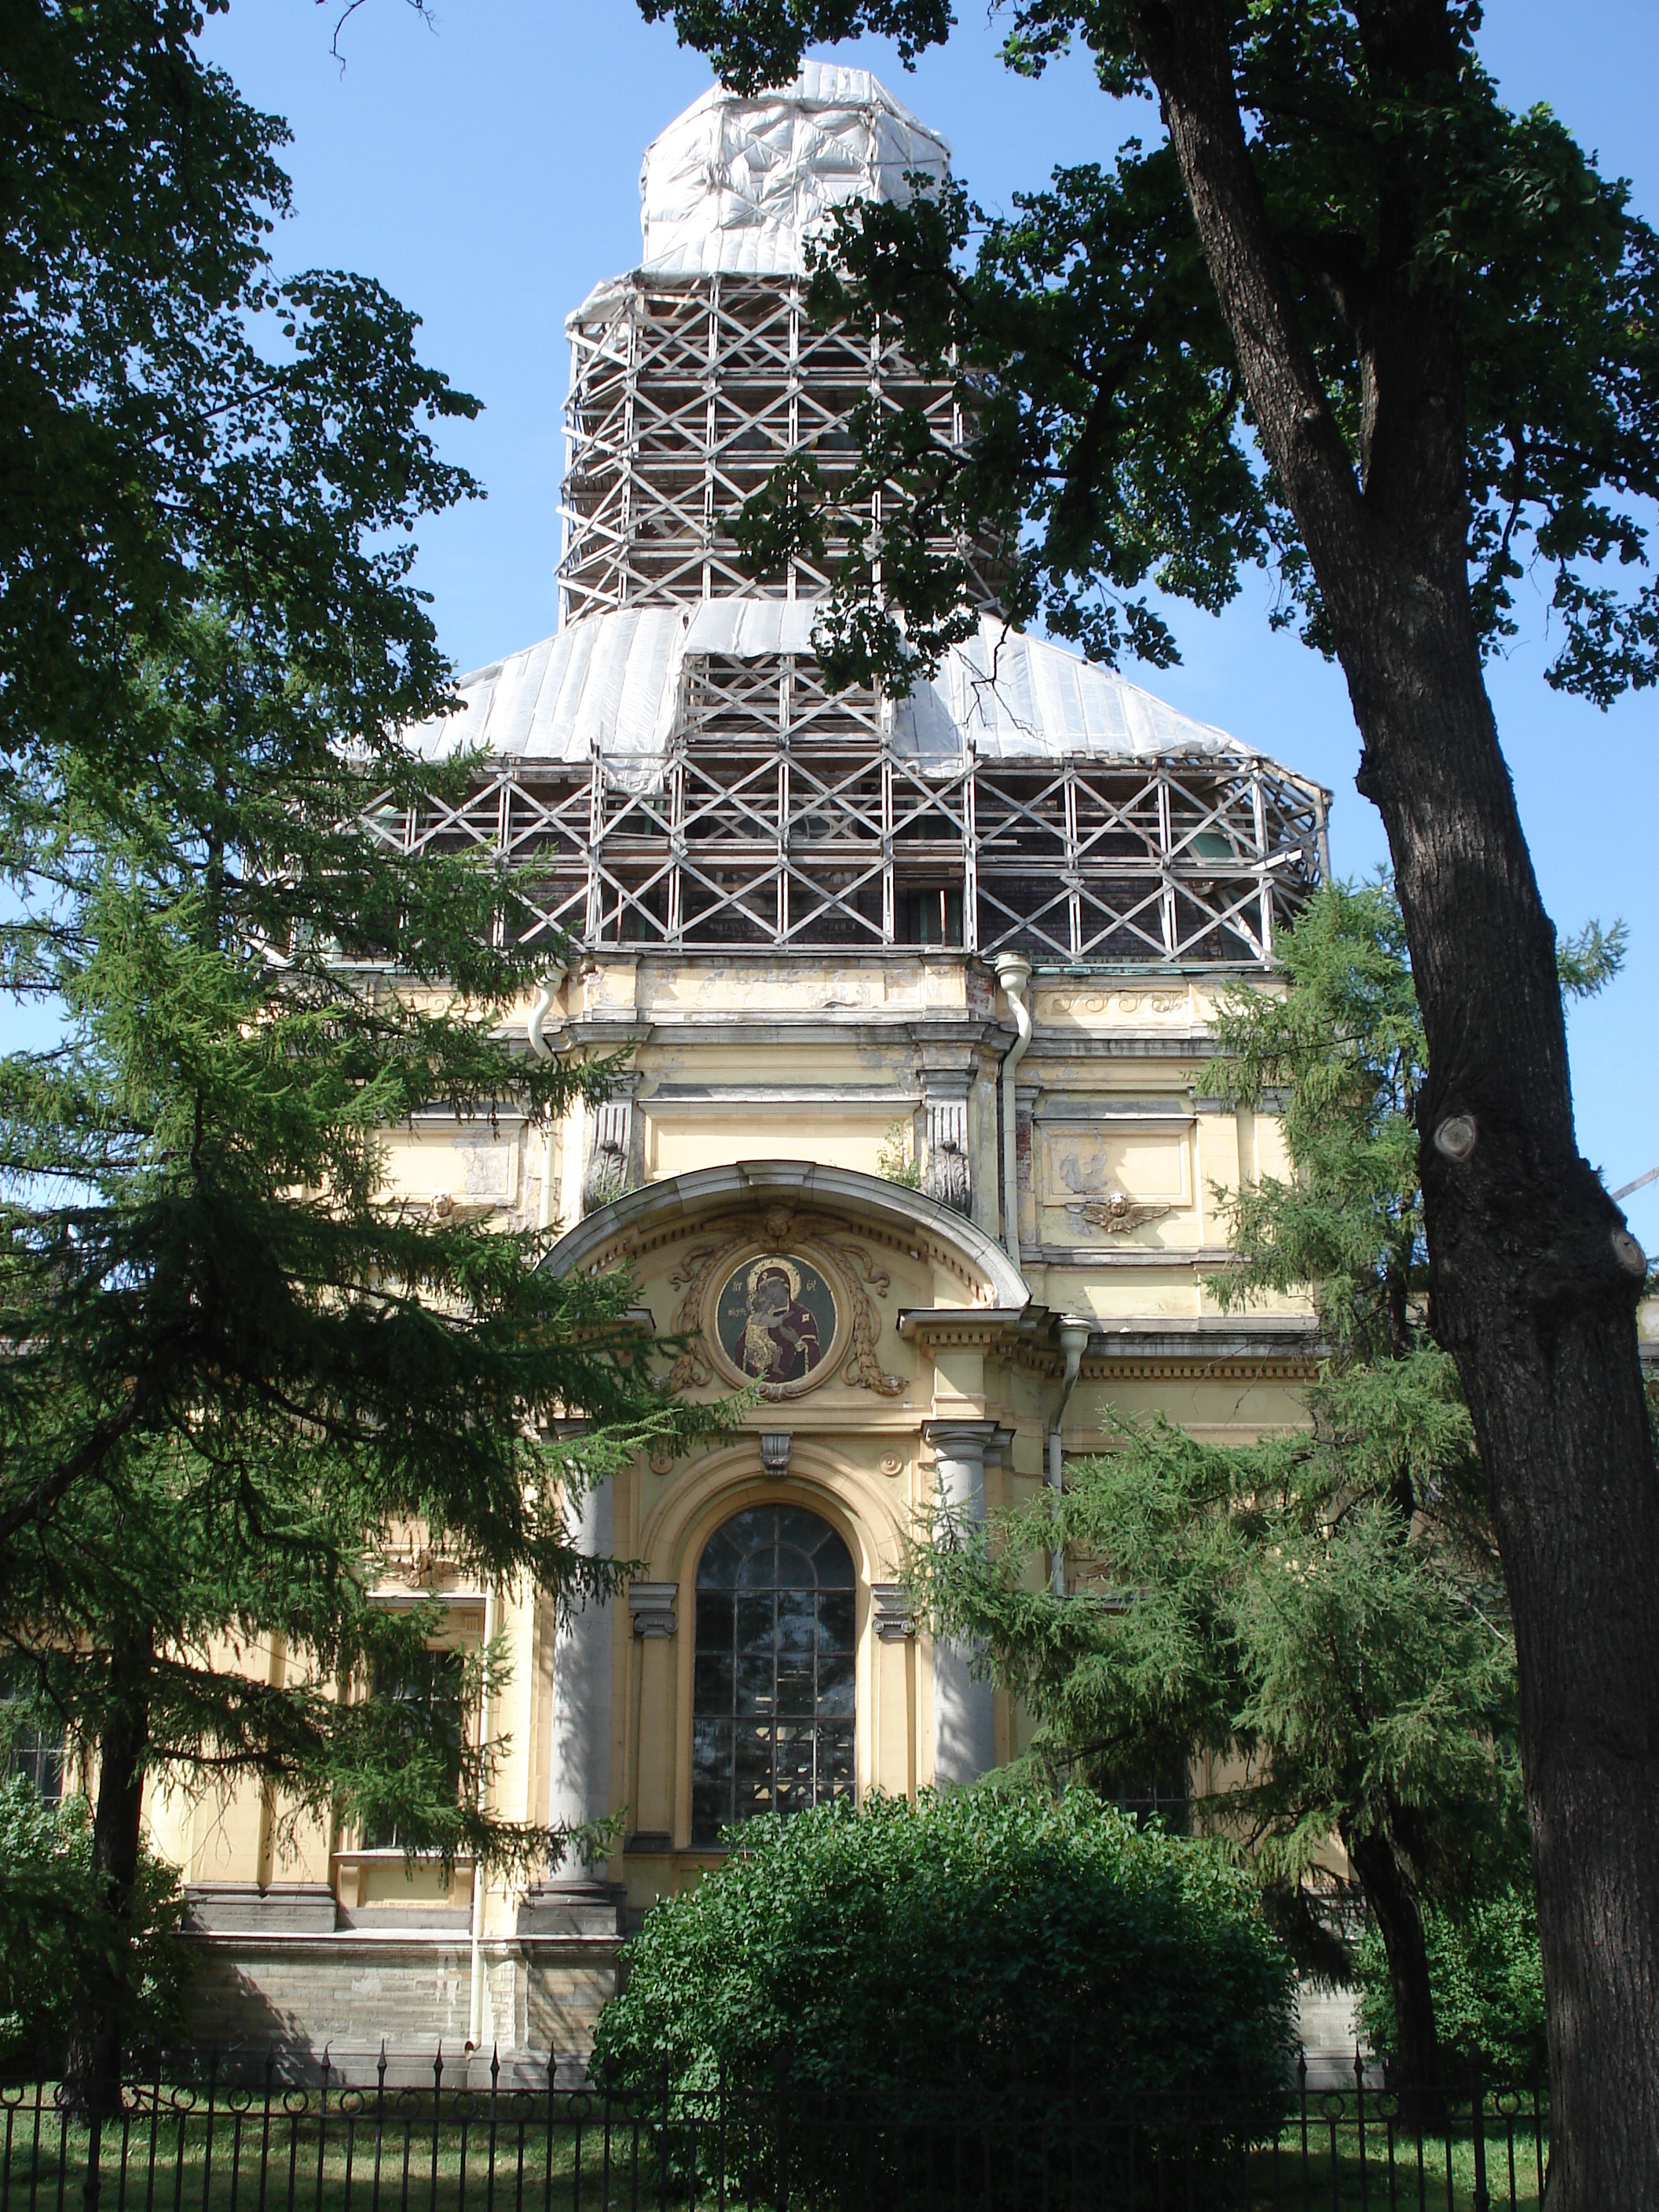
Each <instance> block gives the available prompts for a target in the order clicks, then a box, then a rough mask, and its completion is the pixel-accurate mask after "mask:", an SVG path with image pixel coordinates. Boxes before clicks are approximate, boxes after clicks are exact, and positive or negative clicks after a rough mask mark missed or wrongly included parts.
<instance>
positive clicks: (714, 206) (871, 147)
mask: <svg viewBox="0 0 1659 2212" xmlns="http://www.w3.org/2000/svg"><path fill="white" fill-rule="evenodd" d="M950 164H951V149H950V148H949V147H948V146H947V145H946V144H945V141H944V139H943V138H941V137H939V134H938V133H937V132H936V131H930V130H929V129H928V128H927V125H926V124H925V123H921V122H919V121H918V120H917V118H915V116H914V115H912V114H911V113H910V112H909V110H908V108H906V107H903V106H901V105H900V104H899V102H898V101H897V100H895V99H894V97H893V95H892V94H891V93H890V92H889V91H888V90H887V89H886V88H885V86H884V85H882V84H880V83H878V82H877V80H876V79H875V78H874V77H873V76H871V75H870V73H869V71H868V70H856V69H842V68H839V67H836V65H834V64H830V63H827V62H809V63H808V64H806V66H805V68H804V69H803V70H802V71H801V73H800V75H799V76H798V77H797V78H796V79H795V82H793V84H790V85H786V86H785V87H784V88H782V89H781V91H777V92H765V93H759V94H754V95H753V96H751V97H748V98H745V97H744V95H743V94H738V93H734V92H727V91H726V90H724V89H723V88H721V87H720V86H719V85H715V86H713V87H711V88H710V89H709V90H708V92H706V93H704V94H703V95H702V99H701V100H697V101H696V102H695V103H694V104H693V105H692V106H690V107H688V108H687V109H686V111H685V112H684V115H682V116H680V117H678V118H677V120H676V121H674V122H672V123H671V124H670V125H669V126H668V128H667V129H666V130H665V131H663V132H662V134H661V135H660V137H656V138H653V140H652V142H651V143H650V145H649V146H647V149H646V151H645V164H644V167H642V168H641V172H640V202H641V206H640V218H641V224H642V226H643V228H644V231H645V264H644V265H645V266H646V268H647V269H653V270H662V271H663V272H664V273H665V274H678V275H684V276H702V275H706V274H708V273H710V272H712V271H714V270H728V271H730V272H732V274H734V275H753V274H755V273H756V272H757V271H758V272H763V273H765V274H768V275H772V274H777V275H789V276H799V275H800V274H801V273H802V271H803V270H804V269H805V256H804V254H803V252H802V246H803V241H804V240H805V238H806V236H807V234H809V233H810V232H811V229H812V228H814V226H815V225H816V224H817V223H819V222H822V220H823V216H824V214H825V212H826V210H828V209H829V208H830V207H833V206H834V205H835V204H836V203H837V202H838V201H841V200H848V199H854V198H858V199H887V200H897V201H899V202H901V203H902V202H903V201H905V200H908V198H909V197H910V187H909V186H908V185H907V184H906V183H905V181H904V172H905V171H906V170H907V169H920V170H926V171H927V172H928V173H930V174H931V175H933V176H938V177H943V176H944V175H945V173H946V172H947V171H948V169H949V167H950Z"/></svg>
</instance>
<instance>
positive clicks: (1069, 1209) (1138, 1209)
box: [1038, 1121, 1192, 1238]
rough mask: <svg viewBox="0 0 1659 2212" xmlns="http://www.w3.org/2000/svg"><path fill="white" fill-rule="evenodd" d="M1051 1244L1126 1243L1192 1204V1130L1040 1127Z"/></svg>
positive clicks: (1042, 1192) (1043, 1200) (1042, 1196)
mask: <svg viewBox="0 0 1659 2212" xmlns="http://www.w3.org/2000/svg"><path fill="white" fill-rule="evenodd" d="M1190 1154H1191V1139H1190V1136H1189V1133H1188V1125H1187V1124H1186V1123H1185V1122H1184V1121H1183V1122H1182V1123H1180V1124H1178V1125H1177V1126H1176V1127H1168V1126H1165V1127H1157V1126H1155V1125H1154V1126H1150V1127H1139V1128H1136V1127H1110V1126H1109V1125H1108V1126H1106V1127H1102V1126H1101V1125H1100V1124H1099V1123H1098V1122H1097V1123H1095V1124H1093V1125H1092V1126H1090V1125H1086V1124H1078V1123H1071V1124H1065V1123H1062V1124H1060V1126H1059V1127H1053V1126H1049V1127H1039V1129H1038V1161H1039V1185H1038V1188H1039V1204H1040V1206H1041V1207H1042V1212H1043V1214H1044V1215H1046V1216H1047V1220H1046V1221H1045V1224H1044V1233H1045V1236H1048V1235H1051V1234H1052V1235H1054V1236H1055V1237H1060V1238H1071V1237H1076V1236H1078V1235H1079V1232H1081V1233H1082V1234H1083V1235H1085V1236H1088V1235H1094V1236H1105V1237H1121V1236H1127V1234H1128V1233H1129V1232H1130V1231H1132V1230H1135V1229H1138V1228H1139V1227H1141V1226H1142V1225H1143V1224H1145V1223H1146V1222H1149V1221H1156V1220H1158V1219H1160V1218H1162V1217H1163V1216H1164V1214H1166V1213H1169V1212H1172V1211H1173V1210H1174V1209H1176V1208H1177V1207H1182V1206H1189V1205H1190V1204H1191V1203H1192V1164H1191V1158H1190Z"/></svg>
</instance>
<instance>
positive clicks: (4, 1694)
mask: <svg viewBox="0 0 1659 2212" xmlns="http://www.w3.org/2000/svg"><path fill="white" fill-rule="evenodd" d="M0 1700H3V1701H4V1703H6V1704H7V1705H13V1706H16V1705H22V1704H23V1703H24V1702H25V1701H27V1704H28V1705H30V1706H31V1707H32V1708H33V1711H32V1712H31V1713H30V1715H29V1716H28V1717H27V1718H23V1717H21V1716H20V1717H18V1725H17V1726H15V1728H9V1729H6V1730H5V1732H4V1735H5V1771H6V1772H7V1773H9V1774H21V1775H24V1776H26V1777H27V1779H28V1780H29V1781H30V1782H32V1783H33V1784H34V1786H35V1788H36V1789H37V1790H39V1791H40V1795H41V1796H43V1797H44V1798H46V1800H47V1802H49V1803H52V1804H56V1803H57V1802H58V1799H59V1798H60V1797H61V1796H63V1794H64V1731H63V1729H62V1728H54V1727H53V1726H52V1724H51V1723H49V1722H48V1723H46V1725H44V1726H42V1725H41V1718H42V1717H41V1715H40V1705H39V1695H38V1692H37V1691H36V1688H35V1686H34V1684H33V1681H32V1680H29V1679H28V1678H27V1677H26V1676H25V1675H23V1674H21V1673H19V1672H15V1671H14V1672H12V1673H11V1674H6V1675H0Z"/></svg>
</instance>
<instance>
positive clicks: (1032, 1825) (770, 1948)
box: [593, 1790, 1291, 2094]
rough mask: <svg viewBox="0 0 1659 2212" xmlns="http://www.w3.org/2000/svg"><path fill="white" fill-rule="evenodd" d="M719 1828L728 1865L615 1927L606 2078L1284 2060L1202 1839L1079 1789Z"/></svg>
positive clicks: (1249, 2067)
mask: <svg viewBox="0 0 1659 2212" xmlns="http://www.w3.org/2000/svg"><path fill="white" fill-rule="evenodd" d="M726 1834H727V1839H728V1841H729V1842H730V1843H731V1844H732V1856H731V1857H730V1858H729V1859H728V1860H727V1861H726V1863H725V1865H724V1866H722V1867H720V1869H717V1870H716V1871H715V1872H714V1873H712V1874H710V1875H707V1876H706V1877H705V1878H704V1880H703V1881H702V1883H701V1885H700V1886H699V1887H697V1888H696V1889H695V1890H693V1891H690V1892H689V1893H686V1894H684V1895H683V1896H680V1897H677V1898H671V1899H666V1900H665V1902H663V1903H661V1904H659V1905H655V1906H653V1909H652V1910H651V1911H650V1912H648V1913H647V1916H646V1919H645V1923H644V1925H643V1927H642V1928H641V1931H640V1933H639V1935H638V1936H636V1937H635V1939H634V1941H633V1942H632V1943H631V1944H630V1945H629V1950H628V1978H627V1984H626V1987H625V1989H624V1990H623V1993H622V1995H620V1996H617V1997H615V1998H613V1999H612V2000H611V2003H610V2004H608V2005H607V2006H606V2007H605V2011H604V2014H603V2015H601V2018H600V2021H599V2034H598V2038H597V2041H596V2044H595V2048H594V2054H593V2064H594V2070H595V2072H596V2074H597V2075H599V2076H600V2077H601V2078H602V2079H604V2080H605V2081H608V2082H610V2083H611V2084H613V2085H614V2086H616V2087H619V2088H629V2087H647V2085H650V2084H652V2083H657V2082H660V2081H662V2080H663V2079H664V2076H665V2075H669V2076H671V2077H672V2078H674V2079H675V2080H677V2081H681V2082H684V2083H685V2084H686V2085H688V2086H690V2087H696V2086H699V2085H708V2084H712V2082H713V2081H714V2080H715V2079H716V2078H717V2076H718V2075H719V2074H720V2070H721V2069H722V2068H723V2069H725V2073H726V2080H727V2081H728V2082H731V2083H733V2084H744V2083H760V2082H763V2081H766V2080H768V2079H769V2078H770V2074H771V2069H772V2066H773V2063H774V2061H775V2057H777V2056H778V2055H779V2054H780V2053H781V2052H787V2054H788V2058H789V2063H790V2067H791V2071H792V2076H793V2079H794V2080H796V2081H800V2082H802V2083H804V2084H814V2083H816V2084H822V2085H823V2086H825V2087H830V2086H843V2085H844V2086H847V2087H858V2086H860V2085H861V2084H864V2083H869V2082H875V2081H884V2080H889V2079H891V2078H892V2077H893V2076H895V2075H896V2074H898V2073H899V2072H900V2071H901V2069H902V2077H903V2080H904V2081H905V2083H906V2084H907V2085H908V2086H909V2087H917V2088H925V2087H927V2086H928V2085H929V2084H936V2085H938V2086H939V2087H945V2086H947V2085H955V2086H957V2087H963V2088H967V2089H969V2090H971V2089H972V2088H973V2087H974V2086H975V2084H976V2083H979V2084H984V2085H986V2086H987V2087H992V2086H1004V2085H1007V2084H1008V2083H1010V2082H1011V2081H1012V2080H1013V2079H1014V2078H1015V2077H1017V2076H1018V2077H1019V2078H1022V2079H1024V2080H1025V2081H1036V2082H1040V2083H1042V2084H1044V2085H1046V2086H1048V2087H1051V2088H1054V2089H1058V2090H1060V2091H1061V2092H1063V2091H1064V2089H1065V2087H1066V2083H1067V2082H1068V2081H1074V2082H1075V2084H1076V2085H1077V2087H1079V2089H1081V2090H1084V2091H1085V2092H1086V2091H1091V2090H1097V2089H1100V2090H1103V2089H1107V2088H1115V2087H1127V2086H1134V2087H1152V2086H1171V2087H1173V2086H1177V2085H1179V2084H1180V2083H1181V2082H1182V2080H1183V2078H1185V2077H1187V2076H1188V2075H1190V2078H1191V2079H1192V2080H1193V2081H1194V2082H1200V2083H1201V2082H1205V2081H1210V2082H1214V2083H1217V2084H1219V2085H1224V2086H1225V2087H1227V2088H1228V2089H1229V2090H1230V2091H1231V2090H1233V2089H1237V2088H1239V2087H1244V2086H1245V2085H1247V2084H1248V2085H1249V2086H1250V2087H1254V2088H1256V2089H1259V2090H1261V2092H1262V2093H1267V2094H1271V2093H1272V2092H1273V2088H1274V2087H1275V2086H1276V2085H1278V2084H1280V2083H1282V2082H1283V2081H1284V2080H1285V2073H1286V2066H1287V2056H1288V2051H1289V2047H1290V2038H1291V2027H1290V2022H1291V1971H1290V1965H1289V1961H1288V1960H1287V1958H1286V1956H1285V1953H1284V1951H1283V1950H1282V1949H1281V1948H1280V1946H1279V1942H1277V1940H1276V1938H1275V1937H1274V1936H1273V1935H1272V1934H1271V1932H1270V1931H1269V1929H1268V1928H1267V1924H1266V1923H1265V1921H1264V1919H1263V1917H1262V1915H1261V1908H1260V1905H1259V1903H1258V1900H1257V1893H1256V1891H1255V1885H1254V1884H1253V1883H1252V1882H1251V1881H1250V1880H1249V1877H1248V1876H1247V1875H1243V1874H1242V1873H1240V1872H1238V1871H1237V1869H1233V1868H1231V1867H1230V1866H1229V1865H1228V1864H1227V1863H1226V1862H1225V1859H1224V1858H1223V1857H1220V1855H1219V1854H1218V1852H1217V1851H1216V1850H1215V1849H1214V1847H1213V1846H1212V1845H1210V1844H1204V1843H1197V1842H1189V1841H1188V1840H1186V1839H1185V1838H1174V1837H1170V1836H1166V1835H1164V1833H1163V1832H1161V1831H1160V1830H1159V1829H1158V1828H1157V1827H1152V1828H1148V1829H1146V1830H1144V1831H1139V1832H1138V1831H1137V1830H1136V1828H1135V1827H1134V1826H1133V1823H1132V1822H1131V1821H1130V1820H1127V1818H1125V1816H1124V1815H1123V1814H1121V1813H1119V1812H1117V1811H1116V1810H1115V1808H1112V1807H1109V1806H1108V1805H1105V1804H1103V1803H1102V1802H1101V1801H1100V1800H1099V1799H1097V1798H1096V1797H1094V1796H1091V1795H1090V1794H1089V1793H1088V1792H1086V1791H1084V1790H1073V1791H1072V1792H1070V1793H1068V1795H1067V1796H1066V1797H1065V1798H1064V1799H1063V1800H1062V1801H1061V1802H1060V1803H1058V1804H1056V1803H1054V1802H1052V1801H1049V1800H1046V1799H1042V1798H1038V1797H1035V1796H1009V1795H1006V1794H1002V1793H999V1792H996V1791H994V1790H968V1791H958V1792H952V1793H951V1794H949V1795H947V1796H931V1795H928V1794H924V1795H923V1796H922V1798H921V1802H920V1803H919V1804H917V1805H915V1806H914V1807H913V1806H911V1805H909V1804H908V1803H906V1802H904V1801H902V1799H891V1798H883V1797H877V1798H874V1799H872V1800H871V1801H869V1802H866V1804H864V1805H863V1806H861V1807H860V1808H857V1809H856V1810H854V1808H852V1807H851V1806H849V1805H845V1804H837V1805H823V1806H819V1807H817V1808H816V1809H814V1810H812V1811H810V1812H803V1813H799V1814H796V1815H795V1816H794V1817H793V1819H791V1820H777V1819H775V1818H771V1817H769V1818H767V1819H763V1820H753V1821H750V1822H749V1823H748V1824H747V1825H746V1826H743V1827H741V1828H739V1829H729V1830H728V1831H727V1832H726ZM1073 2069H1075V2070H1073Z"/></svg>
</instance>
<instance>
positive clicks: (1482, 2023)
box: [1354, 1885, 1545, 2081]
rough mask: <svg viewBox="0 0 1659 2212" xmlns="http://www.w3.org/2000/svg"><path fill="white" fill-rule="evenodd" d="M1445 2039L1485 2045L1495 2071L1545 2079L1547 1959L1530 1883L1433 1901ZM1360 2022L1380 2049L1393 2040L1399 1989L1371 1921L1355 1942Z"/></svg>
mask: <svg viewBox="0 0 1659 2212" xmlns="http://www.w3.org/2000/svg"><path fill="white" fill-rule="evenodd" d="M1423 1933H1424V1936H1425V1940H1426V1942H1427V1945H1428V1953H1429V1979H1430V1981H1431V1984H1432V1985H1433V1989H1434V2010H1435V2018H1436V2021H1437V2023H1438V2026H1439V2029H1440V2035H1441V2040H1442V2041H1443V2044H1444V2045H1445V2046H1446V2048H1447V2049H1448V2050H1449V2051H1456V2052H1457V2053H1459V2054H1460V2056H1462V2057H1464V2058H1468V2057H1472V2056H1474V2054H1475V2053H1476V2052H1478V2053H1479V2054H1480V2057H1481V2060H1482V2063H1483V2064H1484V2066H1485V2068H1486V2072H1487V2074H1488V2075H1489V2076H1491V2075H1493V2074H1494V2073H1496V2074H1497V2075H1500V2076H1501V2077H1503V2078H1504V2079H1506V2080H1509V2081H1526V2080H1528V2079H1531V2078H1537V2079H1541V2078H1542V2075H1543V2069H1544V2063H1545V2053H1544V1963H1543V1959H1542V1956H1541V1953H1540V1950H1539V1946H1538V1915H1537V1911H1536V1909H1535V1907H1534V1904H1533V1898H1532V1891H1531V1888H1530V1887H1529V1886H1527V1885H1517V1886H1516V1887H1514V1888H1512V1889H1505V1890H1503V1891H1500V1892H1499V1893H1498V1895H1497V1896H1495V1897H1488V1898H1481V1899H1476V1900H1475V1901H1474V1903H1473V1904H1472V1905H1468V1907H1466V1908H1465V1909H1464V1910H1463V1911H1459V1912H1449V1911H1445V1910H1443V1908H1441V1907H1439V1906H1436V1905H1431V1906H1430V1907H1429V1909H1428V1911H1426V1912H1425V1914H1424V1916H1423ZM1354 1978H1355V1980H1356V1982H1357V1983H1358V1987H1359V1991H1360V2004H1359V2028H1360V2033H1362V2034H1363V2035H1364V2038H1365V2039H1366V2041H1367V2042H1368V2043H1369V2044H1370V2045H1371V2048H1372V2049H1373V2050H1375V2051H1391V2050H1392V2049H1393V2048H1394V2038H1395V2015H1394V1991H1393V1990H1392V1988H1391V1987H1390V1985H1389V1971H1388V1961H1387V1960H1386V1959H1385V1958H1384V1956H1383V1945H1382V1942H1381V1940H1380V1939H1379V1937H1378V1936H1377V1935H1376V1932H1375V1930H1374V1929H1367V1931H1366V1932H1365V1934H1364V1936H1361V1937H1360V1940H1359V1942H1358V1945H1357V1946H1356V1947H1355V1955H1354Z"/></svg>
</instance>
